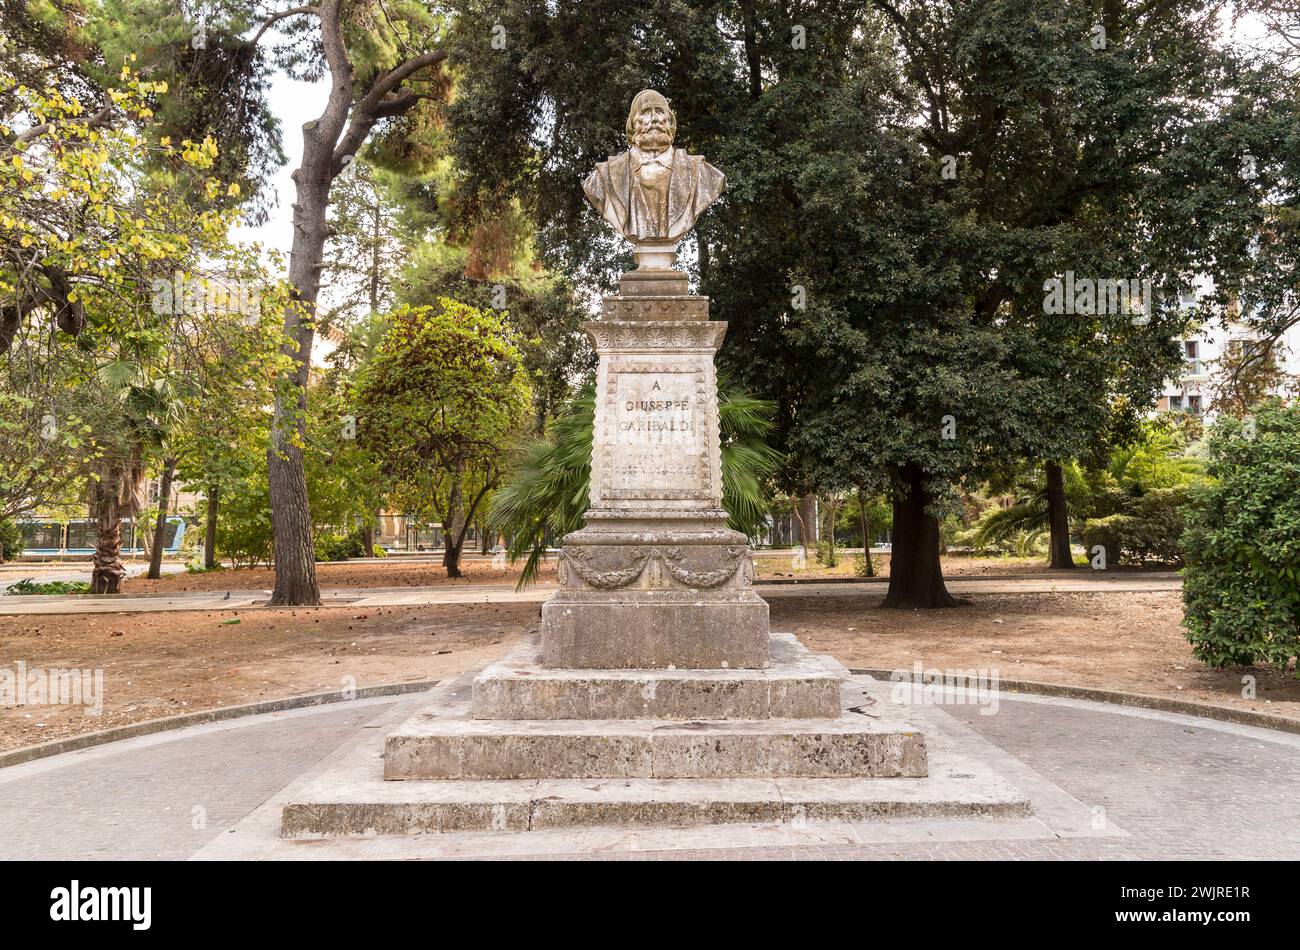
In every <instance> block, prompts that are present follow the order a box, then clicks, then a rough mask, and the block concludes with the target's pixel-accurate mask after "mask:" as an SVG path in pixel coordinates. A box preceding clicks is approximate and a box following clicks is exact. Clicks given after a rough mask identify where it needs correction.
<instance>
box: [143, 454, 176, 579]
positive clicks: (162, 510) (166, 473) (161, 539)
mask: <svg viewBox="0 0 1300 950" xmlns="http://www.w3.org/2000/svg"><path fill="white" fill-rule="evenodd" d="M175 473H176V460H175V459H166V460H165V461H164V462H163V471H162V484H161V485H159V486H158V520H157V521H156V522H154V526H153V548H152V549H151V550H150V551H149V573H148V575H146V576H148V577H149V578H150V579H151V580H157V579H158V578H160V577H162V556H163V547H164V546H165V544H166V542H167V505H168V503H169V502H170V501H171V494H172V476H173V475H174V474H175Z"/></svg>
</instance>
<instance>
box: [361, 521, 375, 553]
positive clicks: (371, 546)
mask: <svg viewBox="0 0 1300 950" xmlns="http://www.w3.org/2000/svg"><path fill="white" fill-rule="evenodd" d="M375 520H376V517H375V516H374V515H370V517H369V520H368V521H366V523H365V524H364V525H362V526H361V544H362V546H363V547H364V548H365V549H366V557H374V556H375Z"/></svg>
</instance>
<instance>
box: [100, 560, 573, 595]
mask: <svg viewBox="0 0 1300 950" xmlns="http://www.w3.org/2000/svg"><path fill="white" fill-rule="evenodd" d="M461 571H462V573H463V574H464V575H465V576H464V577H459V578H449V577H448V576H447V570H446V568H444V567H443V566H442V563H441V562H440V561H414V562H412V561H405V560H403V559H400V558H383V559H380V560H377V561H336V562H334V563H330V564H317V565H316V580H317V581H318V582H319V584H320V586H321V587H427V586H432V585H438V586H440V587H442V586H452V587H462V586H470V585H473V584H511V585H513V584H514V583H515V581H517V580H518V579H519V571H518V569H517V568H515V567H511V566H509V565H503V566H495V565H493V563H492V562H491V561H477V560H476V561H464V562H462V564H461ZM539 577H540V579H541V580H542V581H548V580H549V581H553V580H555V562H554V561H553V560H552V561H550V562H549V563H547V564H545V565H543V566H542V570H541V573H540V575H539ZM274 586H275V571H274V570H272V569H271V568H269V567H254V568H238V569H235V568H227V569H226V570H223V571H211V572H207V573H203V574H185V573H179V574H164V575H163V576H162V577H160V578H158V580H156V581H154V580H149V579H148V578H145V577H129V578H127V579H126V580H124V581H123V582H122V593H124V594H154V593H168V594H170V593H175V592H179V591H204V590H270V589H271V588H272V587H274Z"/></svg>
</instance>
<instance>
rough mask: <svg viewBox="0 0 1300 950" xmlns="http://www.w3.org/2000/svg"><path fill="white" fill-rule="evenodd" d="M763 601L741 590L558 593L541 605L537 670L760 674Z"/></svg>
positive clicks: (765, 633) (765, 632)
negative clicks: (749, 671)
mask: <svg viewBox="0 0 1300 950" xmlns="http://www.w3.org/2000/svg"><path fill="white" fill-rule="evenodd" d="M768 637H769V627H768V612H767V602H766V601H764V600H763V599H762V598H761V597H759V596H758V595H757V594H755V593H754V592H753V591H752V590H750V589H747V588H738V589H730V590H721V591H691V590H627V589H624V590H617V591H608V592H606V591H593V590H567V591H566V590H561V591H559V592H558V593H556V594H555V596H553V597H552V598H551V599H550V600H548V601H547V602H546V603H545V604H543V605H542V658H541V659H542V665H543V666H547V667H562V668H565V667H567V668H570V669H607V670H609V669H643V670H663V669H715V670H716V669H733V670H734V669H762V668H763V667H765V666H767V664H768V660H769V654H768Z"/></svg>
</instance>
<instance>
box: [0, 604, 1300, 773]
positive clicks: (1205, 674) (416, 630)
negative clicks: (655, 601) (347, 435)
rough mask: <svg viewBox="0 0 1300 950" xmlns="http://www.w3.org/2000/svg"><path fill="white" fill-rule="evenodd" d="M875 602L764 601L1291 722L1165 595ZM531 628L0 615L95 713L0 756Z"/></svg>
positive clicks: (290, 614)
mask: <svg viewBox="0 0 1300 950" xmlns="http://www.w3.org/2000/svg"><path fill="white" fill-rule="evenodd" d="M882 594H883V591H882ZM880 599H881V595H873V596H862V597H836V598H833V599H832V598H817V597H799V598H781V599H779V600H773V601H772V627H773V629H774V630H788V631H792V632H794V633H796V634H797V635H798V636H799V638H800V639H801V640H803V642H804V643H806V644H808V646H809V647H811V648H812V649H813V650H815V651H817V652H819V653H829V654H831V655H833V656H835V657H837V658H838V659H839V660H840V661H841V662H842V663H844V664H845V665H846V666H848V667H850V668H863V667H873V668H901V669H908V670H910V669H911V668H912V664H913V661H914V660H920V661H921V663H922V664H923V666H924V667H925V668H926V669H931V668H938V669H954V668H955V669H969V668H984V669H992V668H994V667H996V668H997V671H998V676H999V677H1001V678H1002V679H1007V680H1010V679H1024V680H1037V681H1041V682H1055V683H1067V684H1074V685H1083V686H1094V687H1100V688H1108V689H1117V690H1124V691H1129V692H1137V693H1146V694H1154V695H1160V696H1171V697H1177V698H1179V699H1184V700H1190V701H1193V702H1205V703H1212V704H1215V705H1225V706H1236V707H1242V708H1249V709H1254V710H1258V711H1261V712H1268V713H1271V714H1274V715H1281V716H1290V717H1294V718H1300V681H1297V680H1296V678H1295V677H1294V676H1291V675H1288V674H1285V673H1277V672H1271V671H1269V670H1264V669H1250V670H1241V669H1237V670H1228V671H1221V672H1219V671H1214V670H1208V669H1206V668H1204V667H1203V666H1202V665H1201V664H1200V663H1198V662H1197V661H1196V660H1195V659H1194V658H1193V657H1192V655H1191V651H1190V649H1189V648H1188V645H1187V641H1186V640H1185V639H1183V634H1182V631H1181V628H1180V627H1179V620H1180V618H1181V607H1180V599H1179V594H1177V593H1176V592H1168V593H1118V592H1108V593H1096V594H1092V593H1088V594H1076V593H1056V594H983V595H981V594H975V595H971V598H970V599H971V601H972V603H971V605H970V606H967V607H960V608H953V609H949V610H933V611H893V610H890V611H885V610H879V609H877V608H878V606H879V603H880ZM233 620H238V621H239V622H238V623H231V622H230V621H233ZM537 622H538V605H537V604H467V605H444V606H436V607H400V608H396V607H386V608H371V609H358V608H350V609H349V608H336V607H332V608H319V609H308V610H304V609H289V608H284V609H278V610H267V609H256V610H248V611H244V612H238V611H193V612H184V613H165V614H163V613H137V614H115V615H104V614H89V615H78V616H66V615H54V616H10V617H0V669H3V668H8V669H11V670H14V669H16V665H17V663H18V661H19V660H22V661H24V662H25V663H26V664H27V667H28V669H32V668H36V667H40V668H43V669H50V668H58V669H86V668H89V669H102V670H103V672H104V695H103V714H102V715H100V716H87V715H84V713H83V710H82V709H81V708H80V707H71V706H50V705H43V706H34V705H33V706H26V707H16V706H6V707H0V750H3V749H12V748H16V747H19V746H24V745H31V744H34V743H37V742H46V741H50V740H52V739H56V738H62V737H65V736H69V735H74V734H78V733H82V732H91V731H96V730H100V729H105V728H109V727H112V726H118V725H124V724H127V723H131V722H136V721H139V720H144V719H154V718H158V717H161V716H170V715H176V714H179V713H182V712H189V711H194V710H198V709H207V708H213V707H218V706H229V705H236V704H241V703H250V702H256V701H258V700H262V699H271V698H278V697H283V696H292V695H299V694H305V693H318V692H326V691H329V690H333V689H343V688H345V687H346V686H348V685H356V686H357V687H363V686H369V685H375V684H379V683H396V682H403V681H413V680H426V679H439V678H444V677H449V676H454V675H456V674H458V673H461V672H463V671H465V670H469V669H474V668H476V667H480V666H483V665H485V664H486V663H488V662H489V661H491V660H493V659H496V658H497V657H499V656H501V655H502V654H504V653H505V652H507V651H508V650H509V649H510V647H511V645H512V644H513V643H514V642H515V641H516V640H517V639H518V638H519V637H521V636H523V635H524V634H525V633H526V632H528V631H530V630H535V629H536V626H537ZM1245 673H1249V674H1251V675H1253V676H1255V677H1256V678H1257V687H1256V689H1257V694H1256V698H1255V699H1254V700H1245V699H1243V698H1242V696H1241V690H1242V676H1243V674H1245ZM348 678H350V679H348Z"/></svg>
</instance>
